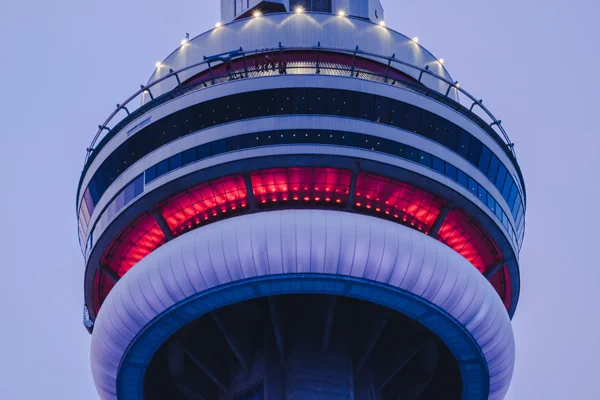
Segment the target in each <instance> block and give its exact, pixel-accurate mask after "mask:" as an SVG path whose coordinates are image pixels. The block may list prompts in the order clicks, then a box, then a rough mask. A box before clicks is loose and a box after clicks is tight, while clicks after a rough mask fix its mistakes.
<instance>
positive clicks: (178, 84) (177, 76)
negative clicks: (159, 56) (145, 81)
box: [169, 68, 181, 86]
mask: <svg viewBox="0 0 600 400" xmlns="http://www.w3.org/2000/svg"><path fill="white" fill-rule="evenodd" d="M169 73H170V74H173V75H175V79H177V86H181V81H180V80H179V75H177V72H174V71H173V70H172V69H171V68H169Z"/></svg>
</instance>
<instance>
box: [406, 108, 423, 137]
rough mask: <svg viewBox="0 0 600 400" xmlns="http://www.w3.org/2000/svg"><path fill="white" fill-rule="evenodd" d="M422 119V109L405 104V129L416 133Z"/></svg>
mask: <svg viewBox="0 0 600 400" xmlns="http://www.w3.org/2000/svg"><path fill="white" fill-rule="evenodd" d="M420 119H421V109H419V108H417V107H414V106H411V105H410V104H405V105H404V129H406V130H407V131H411V132H415V133H416V132H417V130H418V128H419V120H420Z"/></svg>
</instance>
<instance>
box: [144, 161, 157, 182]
mask: <svg viewBox="0 0 600 400" xmlns="http://www.w3.org/2000/svg"><path fill="white" fill-rule="evenodd" d="M145 175H146V183H149V182H152V181H153V180H154V179H156V165H153V166H152V167H150V168H148V169H147V170H146V172H145Z"/></svg>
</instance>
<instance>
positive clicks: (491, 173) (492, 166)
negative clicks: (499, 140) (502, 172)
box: [487, 154, 500, 182]
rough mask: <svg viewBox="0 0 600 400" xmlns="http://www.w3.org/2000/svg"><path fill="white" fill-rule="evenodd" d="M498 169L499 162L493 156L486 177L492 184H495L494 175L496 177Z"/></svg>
mask: <svg viewBox="0 0 600 400" xmlns="http://www.w3.org/2000/svg"><path fill="white" fill-rule="evenodd" d="M499 168H500V160H498V157H496V156H495V155H494V154H492V159H491V160H490V168H489V169H488V172H487V176H488V178H489V179H490V180H491V181H492V182H496V175H498V169H499Z"/></svg>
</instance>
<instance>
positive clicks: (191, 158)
mask: <svg viewBox="0 0 600 400" xmlns="http://www.w3.org/2000/svg"><path fill="white" fill-rule="evenodd" d="M195 161H196V148H195V147H192V148H191V149H187V150H186V151H184V152H183V165H188V164H191V163H193V162H195Z"/></svg>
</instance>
